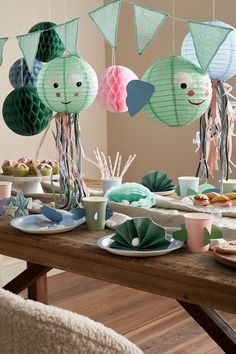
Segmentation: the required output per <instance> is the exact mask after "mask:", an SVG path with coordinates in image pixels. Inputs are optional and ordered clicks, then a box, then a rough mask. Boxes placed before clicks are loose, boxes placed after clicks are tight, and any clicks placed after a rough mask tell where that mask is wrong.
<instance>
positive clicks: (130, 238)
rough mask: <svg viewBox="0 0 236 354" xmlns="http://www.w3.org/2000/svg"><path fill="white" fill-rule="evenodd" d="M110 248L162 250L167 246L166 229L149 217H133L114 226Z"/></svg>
mask: <svg viewBox="0 0 236 354" xmlns="http://www.w3.org/2000/svg"><path fill="white" fill-rule="evenodd" d="M111 239H112V240H114V242H113V243H112V244H111V245H110V247H111V248H119V249H135V250H153V249H155V250H157V249H158V250H162V249H166V247H168V246H169V244H170V242H169V241H168V240H166V230H165V229H164V228H163V227H162V226H160V225H158V224H156V223H155V222H153V221H152V219H150V218H134V219H131V220H128V221H126V222H125V223H123V224H121V225H120V226H118V227H117V228H116V234H115V235H114V236H113V237H112V238H111Z"/></svg>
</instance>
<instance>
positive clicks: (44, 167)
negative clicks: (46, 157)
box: [37, 162, 52, 176]
mask: <svg viewBox="0 0 236 354" xmlns="http://www.w3.org/2000/svg"><path fill="white" fill-rule="evenodd" d="M37 168H38V170H39V172H40V173H41V175H42V176H51V174H52V166H50V165H49V164H47V163H42V162H41V163H40V164H39V165H38V166H37Z"/></svg>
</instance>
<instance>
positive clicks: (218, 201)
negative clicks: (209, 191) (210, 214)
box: [211, 194, 231, 208]
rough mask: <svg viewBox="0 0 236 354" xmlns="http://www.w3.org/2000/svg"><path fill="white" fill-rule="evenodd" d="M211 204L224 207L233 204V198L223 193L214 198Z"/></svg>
mask: <svg viewBox="0 0 236 354" xmlns="http://www.w3.org/2000/svg"><path fill="white" fill-rule="evenodd" d="M211 204H212V205H213V206H214V207H217V208H224V207H229V206H231V200H230V199H229V198H228V197H227V196H226V195H224V194H222V195H218V196H217V197H215V198H213V199H212V200H211Z"/></svg>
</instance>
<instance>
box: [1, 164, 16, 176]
mask: <svg viewBox="0 0 236 354" xmlns="http://www.w3.org/2000/svg"><path fill="white" fill-rule="evenodd" d="M15 165H16V161H14V160H5V161H4V162H3V164H2V173H3V174H4V175H7V176H11V175H12V174H13V169H14V166H15Z"/></svg>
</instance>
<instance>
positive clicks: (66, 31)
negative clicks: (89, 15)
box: [54, 18, 79, 55]
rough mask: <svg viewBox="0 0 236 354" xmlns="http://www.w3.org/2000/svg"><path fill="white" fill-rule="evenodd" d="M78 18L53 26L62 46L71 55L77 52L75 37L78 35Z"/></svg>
mask: <svg viewBox="0 0 236 354" xmlns="http://www.w3.org/2000/svg"><path fill="white" fill-rule="evenodd" d="M78 26H79V18H76V19H74V20H72V21H68V22H65V23H63V24H61V25H58V26H56V27H55V28H54V30H55V31H56V32H57V34H58V36H59V37H60V39H61V41H62V43H63V45H64V47H65V48H66V50H67V51H68V52H69V53H70V54H71V55H78V54H77V37H78Z"/></svg>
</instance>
